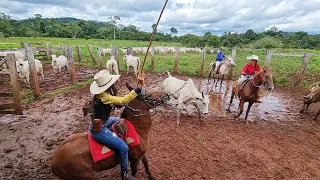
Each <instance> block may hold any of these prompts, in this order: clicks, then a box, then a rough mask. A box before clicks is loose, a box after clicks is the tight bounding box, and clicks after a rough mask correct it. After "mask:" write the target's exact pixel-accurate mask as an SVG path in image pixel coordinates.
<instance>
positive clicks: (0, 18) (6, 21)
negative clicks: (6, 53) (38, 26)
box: [0, 13, 13, 37]
mask: <svg viewBox="0 0 320 180" xmlns="http://www.w3.org/2000/svg"><path fill="white" fill-rule="evenodd" d="M12 30H13V29H12V26H11V24H10V16H8V15H6V14H4V13H0V32H1V33H2V35H3V36H4V37H6V36H10V35H12Z"/></svg>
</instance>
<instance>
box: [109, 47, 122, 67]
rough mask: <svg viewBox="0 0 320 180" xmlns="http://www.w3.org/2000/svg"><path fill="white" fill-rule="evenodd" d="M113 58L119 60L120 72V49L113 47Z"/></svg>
mask: <svg viewBox="0 0 320 180" xmlns="http://www.w3.org/2000/svg"><path fill="white" fill-rule="evenodd" d="M111 54H112V56H114V58H115V59H116V60H117V63H118V71H119V72H120V62H119V55H118V47H116V46H114V45H112V52H111Z"/></svg>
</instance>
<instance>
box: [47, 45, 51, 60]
mask: <svg viewBox="0 0 320 180" xmlns="http://www.w3.org/2000/svg"><path fill="white" fill-rule="evenodd" d="M46 53H47V60H50V55H51V54H52V50H51V44H50V42H48V43H47V50H46Z"/></svg>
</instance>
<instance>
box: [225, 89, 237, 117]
mask: <svg viewBox="0 0 320 180" xmlns="http://www.w3.org/2000/svg"><path fill="white" fill-rule="evenodd" d="M234 95H235V94H234V92H233V91H232V93H231V99H230V104H229V107H228V108H227V109H226V111H228V112H231V111H230V106H231V104H232V101H233V97H234Z"/></svg>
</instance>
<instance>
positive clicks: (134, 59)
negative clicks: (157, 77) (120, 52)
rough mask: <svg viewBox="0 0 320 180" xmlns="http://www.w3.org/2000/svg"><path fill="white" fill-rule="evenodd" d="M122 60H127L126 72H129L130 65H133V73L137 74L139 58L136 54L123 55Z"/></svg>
mask: <svg viewBox="0 0 320 180" xmlns="http://www.w3.org/2000/svg"><path fill="white" fill-rule="evenodd" d="M123 60H124V61H126V62H127V74H129V69H130V67H133V69H134V73H135V75H136V76H137V75H138V72H139V70H140V58H139V57H137V56H132V55H131V54H130V55H124V56H123Z"/></svg>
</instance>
